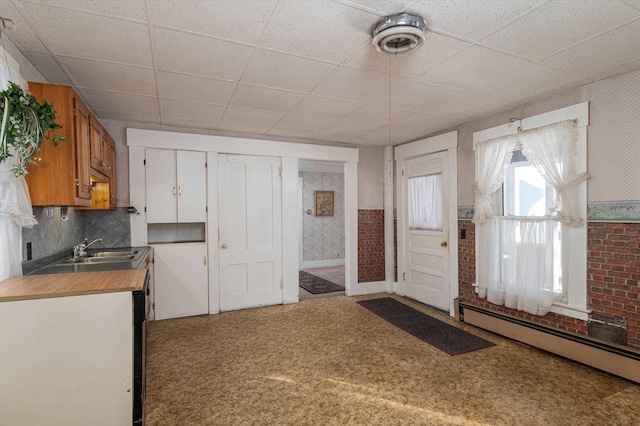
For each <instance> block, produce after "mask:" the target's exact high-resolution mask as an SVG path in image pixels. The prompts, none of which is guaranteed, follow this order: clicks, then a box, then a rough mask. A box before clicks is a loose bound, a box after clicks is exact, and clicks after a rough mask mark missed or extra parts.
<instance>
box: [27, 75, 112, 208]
mask: <svg viewBox="0 0 640 426" xmlns="http://www.w3.org/2000/svg"><path fill="white" fill-rule="evenodd" d="M29 90H30V91H31V94H32V95H33V96H35V98H36V99H37V100H38V101H40V102H41V101H42V100H43V99H46V100H47V101H48V102H50V103H52V104H53V108H54V109H55V112H56V123H58V124H59V125H60V126H62V127H61V128H60V129H58V132H57V134H58V135H60V136H64V137H65V138H67V142H59V143H58V145H57V146H55V147H54V146H52V144H51V141H44V142H43V143H42V145H41V147H40V150H39V151H38V152H37V153H36V155H35V160H36V164H35V165H34V164H31V165H29V166H28V170H29V174H28V175H26V176H25V179H26V181H27V185H28V186H29V193H30V196H31V203H32V204H33V205H34V206H73V207H78V208H90V209H108V208H115V203H116V202H117V197H116V198H112V197H111V195H115V193H114V194H112V193H111V187H113V188H115V144H113V154H111V153H110V151H109V148H108V145H109V143H113V140H112V139H111V137H110V136H109V135H108V134H107V132H106V131H105V130H104V129H103V127H102V126H101V125H100V123H99V122H98V120H97V119H96V118H95V117H94V116H93V115H92V114H91V111H90V110H89V108H88V107H87V106H86V105H85V103H84V102H83V101H82V99H80V97H79V96H78V95H77V94H76V93H75V92H74V91H73V89H72V88H71V87H68V86H58V85H55V84H46V83H29ZM109 141H110V142H109ZM111 180H113V184H111ZM96 183H101V184H102V185H101V187H100V188H97V187H96ZM96 189H98V192H97V193H96ZM97 197H98V198H100V199H101V200H100V201H99V202H96V198H97ZM112 200H113V201H112Z"/></svg>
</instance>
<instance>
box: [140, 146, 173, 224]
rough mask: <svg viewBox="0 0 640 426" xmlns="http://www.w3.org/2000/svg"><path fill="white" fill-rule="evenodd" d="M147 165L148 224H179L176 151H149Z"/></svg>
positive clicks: (146, 155)
mask: <svg viewBox="0 0 640 426" xmlns="http://www.w3.org/2000/svg"><path fill="white" fill-rule="evenodd" d="M145 163H146V166H145V171H146V190H147V205H146V208H147V223H174V222H177V220H178V215H177V211H176V197H177V190H178V188H177V187H176V151H174V150H172V149H147V150H146V152H145Z"/></svg>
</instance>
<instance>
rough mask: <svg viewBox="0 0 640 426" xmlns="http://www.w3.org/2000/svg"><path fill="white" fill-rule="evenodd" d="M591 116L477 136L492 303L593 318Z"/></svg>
mask: <svg viewBox="0 0 640 426" xmlns="http://www.w3.org/2000/svg"><path fill="white" fill-rule="evenodd" d="M587 113H588V104H586V103H585V104H579V105H576V106H574V107H568V108H565V109H563V110H558V111H555V112H553V113H547V114H543V115H542V116H536V117H531V118H529V119H525V120H522V121H521V122H517V123H516V125H505V126H500V127H498V128H494V129H489V130H486V131H483V132H477V133H475V134H474V144H475V150H476V188H477V189H476V215H475V217H474V222H475V223H476V279H477V287H478V293H479V295H480V296H481V297H485V298H487V300H488V301H490V302H492V303H496V304H500V305H505V306H506V307H509V308H514V309H518V310H524V311H526V312H529V313H532V314H535V315H544V314H546V313H547V312H548V311H553V312H558V313H562V314H565V315H569V316H573V317H576V318H580V319H586V318H587V312H588V311H587V309H586V223H585V218H586V183H585V182H584V181H585V180H586V178H587V175H586V128H585V125H586V121H587ZM523 128H524V129H525V130H522V129H523ZM516 129H517V131H514V130H516Z"/></svg>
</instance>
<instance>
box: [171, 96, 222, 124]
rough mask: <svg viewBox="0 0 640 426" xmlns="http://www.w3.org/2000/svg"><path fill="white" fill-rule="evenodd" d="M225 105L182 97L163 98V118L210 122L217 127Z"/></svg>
mask: <svg viewBox="0 0 640 426" xmlns="http://www.w3.org/2000/svg"><path fill="white" fill-rule="evenodd" d="M224 109H225V107H222V106H220V105H213V104H205V103H202V102H191V101H184V100H182V99H163V100H162V119H163V122H165V119H167V118H173V119H184V120H190V121H199V122H201V123H205V122H206V123H209V124H210V125H211V128H215V127H216V126H217V125H218V123H219V122H220V119H221V118H222V114H224Z"/></svg>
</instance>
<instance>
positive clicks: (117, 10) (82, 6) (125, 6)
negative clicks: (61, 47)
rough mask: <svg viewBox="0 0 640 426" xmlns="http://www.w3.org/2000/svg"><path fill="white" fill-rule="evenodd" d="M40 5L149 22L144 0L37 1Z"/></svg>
mask: <svg viewBox="0 0 640 426" xmlns="http://www.w3.org/2000/svg"><path fill="white" fill-rule="evenodd" d="M37 2H38V3H42V4H47V5H49V6H54V7H64V8H70V9H77V10H79V11H85V12H93V13H103V14H106V15H113V16H120V17H125V18H130V19H138V20H141V21H146V20H147V12H146V9H145V7H144V4H145V1H144V0H111V1H104V0H37Z"/></svg>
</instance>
